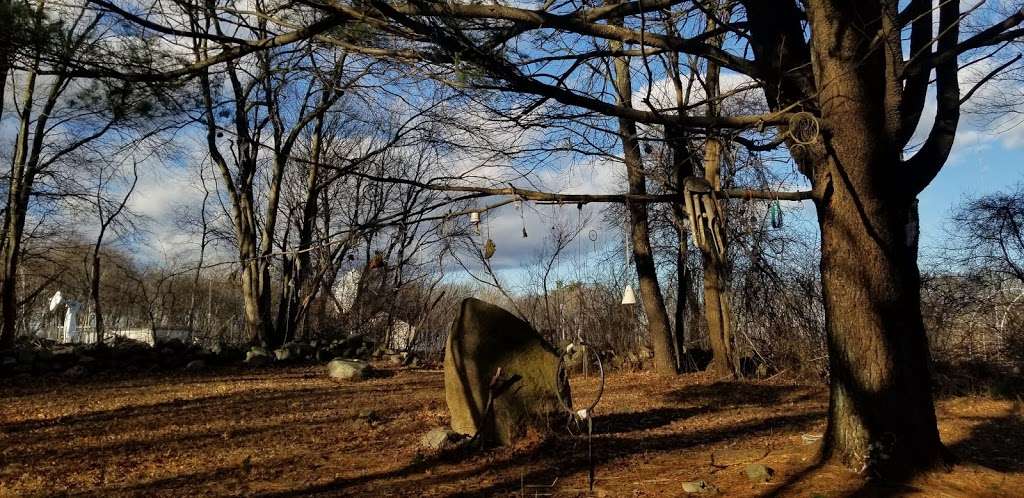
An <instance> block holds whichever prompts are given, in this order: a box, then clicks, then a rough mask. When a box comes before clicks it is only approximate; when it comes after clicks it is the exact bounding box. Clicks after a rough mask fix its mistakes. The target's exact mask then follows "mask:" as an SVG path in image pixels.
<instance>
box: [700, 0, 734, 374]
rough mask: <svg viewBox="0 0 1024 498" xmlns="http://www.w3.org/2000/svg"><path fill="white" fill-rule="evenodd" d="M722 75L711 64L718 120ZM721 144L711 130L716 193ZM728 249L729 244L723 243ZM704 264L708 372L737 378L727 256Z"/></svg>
mask: <svg viewBox="0 0 1024 498" xmlns="http://www.w3.org/2000/svg"><path fill="white" fill-rule="evenodd" d="M708 8H709V9H710V10H711V11H712V12H715V13H716V14H719V15H720V16H721V17H722V18H723V19H728V18H729V11H728V9H723V8H721V6H720V5H719V3H718V2H712V3H711V4H710V5H709V6H708ZM706 26H707V27H706V31H708V32H711V31H713V30H714V29H715V28H716V27H717V22H715V20H714V19H713V18H711V17H710V16H709V17H708V20H707V24H706ZM722 42H723V37H722V36H721V35H719V36H715V37H713V38H712V40H711V43H712V44H714V45H715V46H719V47H720V46H721V45H722ZM720 72H721V69H720V68H719V67H718V64H716V63H715V62H713V61H710V60H709V61H708V63H707V72H706V74H705V77H704V93H705V98H706V99H707V108H706V110H705V114H706V115H707V116H708V117H710V118H716V117H718V116H719V102H718V98H719V95H720V93H721V92H720V90H721V89H720V81H719V80H720ZM722 147H723V146H722V141H721V140H720V139H719V138H718V137H717V136H716V133H715V130H713V129H709V130H708V139H707V141H706V142H705V144H704V178H705V179H706V180H708V182H709V183H711V186H712V187H714V188H715V190H721V188H722V175H721V165H722ZM720 212H721V213H722V219H721V220H720V223H721V224H722V233H723V234H725V233H727V231H726V230H725V223H726V220H725V212H726V210H725V209H721V210H720ZM722 243H723V246H725V247H728V246H727V244H726V243H727V241H725V240H723V241H722ZM702 260H703V264H704V314H705V316H706V317H707V323H708V338H709V342H710V343H711V354H712V355H711V364H710V365H708V371H709V372H711V373H713V374H714V375H715V376H717V377H734V376H736V375H737V373H738V368H736V365H737V363H738V362H737V360H738V359H737V358H736V353H735V352H734V351H733V338H732V313H731V312H730V310H729V286H728V277H727V271H726V263H727V261H728V259H727V255H726V253H724V252H723V253H722V254H712V253H711V252H709V251H702Z"/></svg>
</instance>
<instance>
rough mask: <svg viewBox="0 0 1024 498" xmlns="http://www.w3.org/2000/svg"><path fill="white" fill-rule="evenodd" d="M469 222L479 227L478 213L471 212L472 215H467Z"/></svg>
mask: <svg viewBox="0 0 1024 498" xmlns="http://www.w3.org/2000/svg"><path fill="white" fill-rule="evenodd" d="M469 222H470V223H472V224H474V225H479V224H480V213H479V212H477V211H473V212H472V213H469Z"/></svg>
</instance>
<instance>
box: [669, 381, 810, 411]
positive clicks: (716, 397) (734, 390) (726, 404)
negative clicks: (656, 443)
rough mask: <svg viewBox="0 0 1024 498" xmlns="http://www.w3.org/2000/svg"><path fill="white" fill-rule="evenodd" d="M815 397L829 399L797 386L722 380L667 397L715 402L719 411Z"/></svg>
mask: <svg viewBox="0 0 1024 498" xmlns="http://www.w3.org/2000/svg"><path fill="white" fill-rule="evenodd" d="M814 398H821V400H823V401H824V400H825V399H826V398H825V396H824V394H823V393H822V391H821V390H820V389H815V388H812V387H809V386H808V387H804V386H794V385H778V384H764V383H751V382H743V381H728V382H725V381H720V382H714V383H711V384H692V385H688V386H685V387H682V388H679V389H675V390H673V391H671V392H669V393H667V394H665V399H666V400H667V401H669V402H672V403H689V402H692V400H695V399H696V400H711V401H713V402H714V406H715V407H716V408H717V409H725V408H735V407H740V406H755V405H757V406H770V405H774V404H778V403H782V402H787V403H798V402H801V401H808V400H811V399H814Z"/></svg>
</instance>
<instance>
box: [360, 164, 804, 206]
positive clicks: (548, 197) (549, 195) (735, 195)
mask: <svg viewBox="0 0 1024 498" xmlns="http://www.w3.org/2000/svg"><path fill="white" fill-rule="evenodd" d="M352 174H353V175H355V176H359V177H363V178H366V179H369V180H373V181H378V182H384V183H398V184H402V185H411V186H414V187H419V188H422V189H427V190H436V191H441V192H463V193H471V194H478V196H476V197H493V196H499V195H504V196H510V197H511V199H509V200H507V201H504V202H502V203H499V204H497V205H493V206H487V207H486V208H477V209H468V210H465V211H462V212H460V213H451V214H450V216H456V215H458V214H469V213H472V212H474V211H476V212H481V213H482V212H484V211H488V210H491V209H495V208H497V207H500V206H504V205H506V204H511V203H513V202H520V201H524V200H526V201H535V202H538V203H542V204H545V203H547V204H590V203H619V204H624V203H626V202H632V203H662V202H664V203H671V202H679V194H557V193H554V192H542V191H539V190H528V189H522V188H518V187H515V186H513V185H511V184H509V187H508V188H496V187H475V186H472V185H447V184H438V183H426V182H418V181H415V180H409V179H405V178H395V177H386V176H374V175H367V174H365V173H359V172H353V173H352ZM715 195H716V196H717V197H718V198H720V199H736V200H755V199H757V200H779V201H806V200H811V199H814V198H815V196H816V192H815V191H813V190H797V191H770V190H753V189H742V188H730V189H722V190H716V191H715Z"/></svg>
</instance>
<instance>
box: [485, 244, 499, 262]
mask: <svg viewBox="0 0 1024 498" xmlns="http://www.w3.org/2000/svg"><path fill="white" fill-rule="evenodd" d="M497 249H498V248H497V247H496V246H495V245H494V241H493V240H491V239H487V242H484V259H491V256H494V251H496V250H497Z"/></svg>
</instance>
